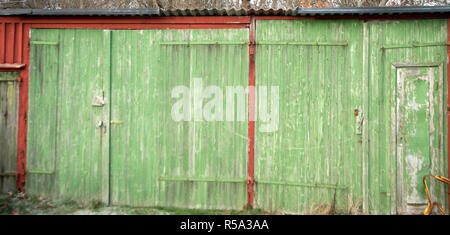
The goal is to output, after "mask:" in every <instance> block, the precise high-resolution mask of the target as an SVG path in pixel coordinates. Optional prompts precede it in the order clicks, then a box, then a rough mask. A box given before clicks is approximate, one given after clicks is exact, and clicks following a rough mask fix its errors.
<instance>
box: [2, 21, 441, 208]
mask: <svg viewBox="0 0 450 235" xmlns="http://www.w3.org/2000/svg"><path fill="white" fill-rule="evenodd" d="M207 18H208V19H210V18H211V19H212V18H213V17H207ZM244 18H245V19H244ZM249 19H250V18H249V17H237V18H236V19H235V21H236V22H233V23H230V22H228V21H227V20H226V17H217V22H216V24H215V25H213V24H207V23H205V22H206V21H207V20H205V22H201V21H198V22H196V21H192V23H189V24H183V22H184V20H179V19H178V18H176V17H172V18H170V17H169V18H168V19H167V22H165V23H164V22H162V21H161V20H160V19H149V20H141V21H142V22H140V23H141V24H133V22H135V21H134V20H128V19H126V20H124V22H126V24H125V23H124V24H109V23H108V22H109V21H108V20H101V19H99V22H100V23H99V24H98V25H96V24H84V23H86V22H87V21H89V20H88V19H80V20H78V19H76V20H75V19H74V20H72V19H63V20H62V21H61V22H62V23H63V24H61V25H55V24H49V21H48V20H39V19H37V20H36V22H35V23H33V20H24V21H23V22H22V20H20V19H15V20H9V18H8V17H3V18H1V20H2V22H1V23H0V64H1V65H2V66H1V67H0V70H2V71H3V72H2V73H1V78H0V89H1V90H0V92H1V93H0V97H3V98H2V100H1V101H0V102H1V103H0V105H1V106H0V107H2V110H3V109H4V108H5V107H6V108H8V121H6V119H5V118H3V119H0V120H2V124H1V125H2V126H5V128H0V130H1V135H2V138H0V139H1V140H2V141H1V142H0V148H2V151H1V153H0V154H1V159H0V163H1V164H2V165H1V167H2V170H0V171H1V172H0V174H2V175H1V176H0V177H1V178H2V179H1V180H2V182H6V181H7V182H6V183H4V184H3V183H2V186H1V187H2V190H3V191H10V190H13V187H12V185H13V184H14V181H15V180H16V185H17V187H18V188H19V189H24V186H25V174H24V169H25V165H23V164H25V163H26V168H27V173H26V177H27V178H26V179H27V181H26V190H27V192H28V193H30V194H39V195H44V196H53V197H64V198H73V199H79V200H99V201H102V202H104V203H110V204H116V205H136V206H146V205H152V206H174V207H182V208H208V209H241V208H242V207H244V206H246V204H247V203H248V202H249V201H250V199H248V198H247V197H248V196H249V195H247V193H248V188H251V187H248V183H249V182H250V183H251V180H252V179H250V178H248V177H249V176H250V175H252V176H253V172H252V173H251V174H250V172H247V171H248V168H250V165H251V167H253V166H254V180H255V186H254V197H255V198H254V202H253V201H252V203H253V205H254V207H255V208H259V209H263V210H271V211H282V212H287V213H315V212H318V211H320V210H323V209H324V208H333V209H336V210H337V211H339V212H343V213H349V212H350V211H353V210H354V209H358V210H360V211H362V212H364V213H373V214H396V213H409V212H417V211H414V210H418V209H417V208H419V210H420V208H421V207H420V206H423V203H424V194H423V185H422V182H421V177H423V175H424V174H428V173H431V174H435V175H443V176H446V177H448V164H449V162H448V157H447V156H448V154H447V141H448V139H447V119H446V118H445V117H446V115H445V114H446V112H447V111H446V110H447V97H448V95H447V90H448V89H447V73H448V70H447V60H448V58H447V41H448V36H447V35H448V26H447V21H448V20H447V19H424V20H413V19H403V20H395V19H389V20H368V21H365V20H360V19H345V20H337V19H329V20H327V19H322V20H313V19H298V20H296V19H294V18H292V19H291V18H286V19H282V17H279V19H275V18H274V19H271V18H270V17H260V18H259V19H261V20H258V18H257V20H256V24H254V25H253V27H254V28H253V29H255V31H254V32H255V38H254V40H255V44H254V45H252V43H249V42H250V41H251V38H252V34H251V33H250V34H249V31H251V30H249V28H248V26H249V25H250V24H249V23H250V21H249ZM83 22H84V23H83ZM136 22H137V21H136ZM151 22H153V23H154V24H153V23H151ZM253 22H255V21H253ZM64 25H65V26H64ZM32 28H33V29H32ZM45 28H48V29H45ZM53 28H54V29H53ZM58 28H66V29H58ZM75 28H78V29H75ZM83 28H85V29H83ZM86 28H90V29H86ZM170 28H171V29H170ZM125 29H128V30H125ZM30 32H31V33H30ZM30 36H31V38H29V37H30ZM249 38H250V39H249ZM28 40H29V44H28V45H27V43H28ZM188 41H193V42H194V43H193V44H192V43H191V44H190V43H187V42H188ZM195 42H196V43H195ZM253 49H254V58H255V59H256V60H255V63H254V67H252V66H253V65H252V62H251V60H249V58H251V55H252V53H253ZM249 50H250V51H249ZM249 52H250V53H249ZM28 63H29V64H28ZM23 64H27V66H26V67H23ZM10 72H15V73H10ZM252 74H254V80H252V79H251V77H252ZM10 75H14V76H17V77H18V78H17V79H16V80H14V79H15V78H14V79H13V80H14V81H12V80H11V79H9V78H10V77H11V76H10ZM3 78H6V79H3ZM196 78H200V79H201V81H202V82H203V85H204V86H208V85H215V86H218V87H221V88H222V89H223V91H225V87H226V86H243V87H247V86H248V85H249V83H250V84H252V82H255V85H256V88H257V89H258V87H261V86H265V87H267V88H269V90H268V91H269V96H268V97H269V99H270V97H271V95H273V94H271V90H270V87H271V86H274V87H277V88H278V91H279V120H278V126H277V128H276V130H275V131H273V132H264V131H261V126H263V125H264V122H263V121H261V120H259V121H258V120H257V121H256V122H255V124H254V127H253V124H252V122H251V121H250V122H249V121H248V120H246V121H245V122H235V123H232V122H206V121H203V122H199V121H193V120H191V121H184V122H174V121H173V120H172V118H171V107H172V105H173V102H174V101H175V99H174V98H173V96H172V94H171V92H172V88H173V87H174V86H177V85H182V86H185V87H191V86H193V85H194V83H195V82H196V81H198V80H196ZM2 79H3V80H5V81H6V80H8V79H9V80H8V81H7V82H5V81H3V80H2ZM408 79H409V80H408ZM414 79H416V80H417V81H427V83H421V85H417V86H416V85H414V84H415V83H411V82H409V81H416V80H414ZM10 80H11V81H10ZM408 84H409V85H408ZM411 84H413V85H414V86H411ZM1 86H3V87H4V89H3V88H1ZM28 86H29V90H28ZM402 86H410V87H409V88H411V89H412V90H406V91H405V90H402V89H400V88H401V87H402ZM399 87H400V88H399ZM422 88H423V89H425V88H426V89H434V91H432V90H429V91H425V90H423V89H422ZM420 89H422V90H420ZM13 91H14V92H13ZM411 91H414V92H415V91H417V92H419V93H417V95H418V96H417V97H422V98H420V99H422V100H421V102H429V103H428V106H427V108H425V109H424V108H423V107H425V106H423V105H422V106H420V103H419V106H414V105H415V103H414V105H413V107H414V108H410V109H408V108H404V107H407V106H404V107H403V106H401V105H400V106H399V104H403V103H402V102H406V101H407V100H408V99H409V98H411V99H413V98H417V97H416V96H415V95H411V94H413V93H407V92H411ZM403 92H406V93H403ZM420 92H422V93H420ZM19 93H20V98H19ZM414 94H415V93H414ZM419 95H422V96H419ZM14 97H16V98H15V100H14V99H12V98H14ZM246 99H250V100H249V101H250V102H255V103H254V104H255V105H256V112H257V110H258V105H259V103H258V100H251V99H253V98H252V96H246ZM424 99H426V100H424ZM28 102H29V103H28ZM405 104H407V103H405ZM5 105H6V106H5ZM28 105H29V106H28ZM246 105H247V104H246ZM7 106H8V107H7ZM421 110H422V111H423V112H426V115H425V116H423V115H422V114H420V112H422V111H421ZM416 111H417V115H416V114H415V113H414V112H416ZM2 112H3V111H2ZM3 114H4V112H3ZM257 114H258V113H257ZM419 114H420V115H419ZM402 115H412V116H410V118H409V119H408V117H409V116H402ZM414 115H415V116H414ZM421 115H422V116H421ZM2 116H4V115H2ZM405 117H406V118H405ZM420 118H423V120H424V122H426V123H427V125H428V126H424V125H422V126H420V125H416V124H417V123H420V122H417V120H419V119H420ZM420 120H422V119H420ZM6 123H8V124H7V125H5V124H6ZM249 126H252V128H249ZM403 126H405V128H403ZM402 128H403V129H402ZM408 128H409V129H408ZM420 128H422V129H420ZM427 128H428V129H427ZM18 130H19V131H18ZM20 130H21V131H20ZM408 131H409V132H408ZM417 131H419V132H420V133H422V134H420V135H418V136H420V138H422V139H420V138H416V140H417V141H418V140H421V142H420V143H423V142H426V141H429V143H428V145H427V143H425V144H424V145H423V146H420V145H417V146H416V149H417V151H419V152H420V151H422V150H421V149H420V148H423V149H425V148H428V147H429V149H430V150H429V151H428V152H427V153H426V154H424V155H423V156H425V157H424V158H412V157H408V156H410V155H411V156H415V155H414V154H410V153H408V152H407V151H406V152H405V150H404V148H403V144H404V143H403V142H402V141H404V140H405V139H404V138H402V137H401V134H404V135H408V134H409V135H411V136H413V134H412V133H416V132H417ZM250 132H251V133H250ZM425 132H427V134H424V133H425ZM4 133H7V134H4ZM399 133H400V134H399ZM253 134H254V139H253ZM408 138H409V137H408ZM411 139H412V138H411ZM252 141H254V142H252ZM5 146H6V147H5ZM405 146H408V145H407V144H406V142H405ZM253 148H254V153H253ZM3 149H7V151H3ZM250 150H251V151H250ZM408 154H409V155H408ZM15 155H16V156H17V159H18V160H17V161H16V159H15V158H14V156H15ZM25 155H26V159H25V158H24V157H25ZM249 155H252V158H251V161H249ZM253 158H254V165H252V163H251V162H252V161H253ZM417 162H419V163H420V164H418V165H417V164H416V163H417ZM412 163H414V164H415V165H414V164H412ZM249 164H250V165H249ZM14 165H17V167H16V168H15V169H14ZM411 171H412V172H415V173H414V174H410V173H408V172H411ZM14 176H17V179H14V178H15V177H14ZM249 180H250V181H249ZM405 185H406V186H405ZM431 188H432V190H431V191H432V194H433V195H434V196H433V199H434V200H437V201H439V202H440V203H441V204H443V205H444V206H445V208H448V187H447V186H443V185H442V184H440V183H436V182H431ZM414 189H415V190H418V192H419V193H418V194H415V192H414ZM251 196H253V194H252V195H251ZM414 208H416V209H414Z"/></svg>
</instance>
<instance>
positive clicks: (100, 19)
mask: <svg viewBox="0 0 450 235" xmlns="http://www.w3.org/2000/svg"><path fill="white" fill-rule="evenodd" d="M0 22H8V23H9V22H16V23H17V22H21V23H26V24H55V23H56V22H57V24H249V23H250V17H249V16H173V17H172V16H168V17H136V16H135V17H111V16H109V17H108V16H106V17H104V16H91V17H76V16H75V17H57V16H55V17H0Z"/></svg>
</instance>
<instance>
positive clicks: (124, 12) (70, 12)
mask: <svg viewBox="0 0 450 235" xmlns="http://www.w3.org/2000/svg"><path fill="white" fill-rule="evenodd" d="M159 14H160V12H159V8H145V9H57V10H51V9H6V10H0V15H1V16H159Z"/></svg>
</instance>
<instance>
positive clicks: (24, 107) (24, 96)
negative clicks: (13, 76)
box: [16, 24, 31, 192]
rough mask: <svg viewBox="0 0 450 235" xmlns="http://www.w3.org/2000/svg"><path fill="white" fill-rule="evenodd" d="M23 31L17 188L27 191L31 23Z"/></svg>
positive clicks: (22, 28)
mask: <svg viewBox="0 0 450 235" xmlns="http://www.w3.org/2000/svg"><path fill="white" fill-rule="evenodd" d="M21 30H23V32H22V33H21V35H22V36H23V38H22V40H19V42H20V43H22V46H21V50H22V58H23V60H22V61H23V62H24V63H25V64H26V66H25V68H24V69H22V70H21V71H20V79H19V123H18V132H17V173H16V188H17V190H18V191H22V192H24V191H25V180H26V153H27V132H28V86H29V70H30V69H29V68H30V47H29V41H30V30H31V25H30V24H25V25H24V26H23V27H21Z"/></svg>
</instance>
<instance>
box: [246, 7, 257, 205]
mask: <svg viewBox="0 0 450 235" xmlns="http://www.w3.org/2000/svg"><path fill="white" fill-rule="evenodd" d="M255 28H256V25H255V17H254V16H251V17H250V32H249V39H250V40H249V78H248V80H249V81H248V85H249V93H248V110H249V113H248V115H249V116H248V178H247V185H248V208H253V192H254V191H253V186H254V183H255V175H254V170H255V168H254V166H255V163H254V156H255V149H254V145H255V142H254V141H255Z"/></svg>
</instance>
